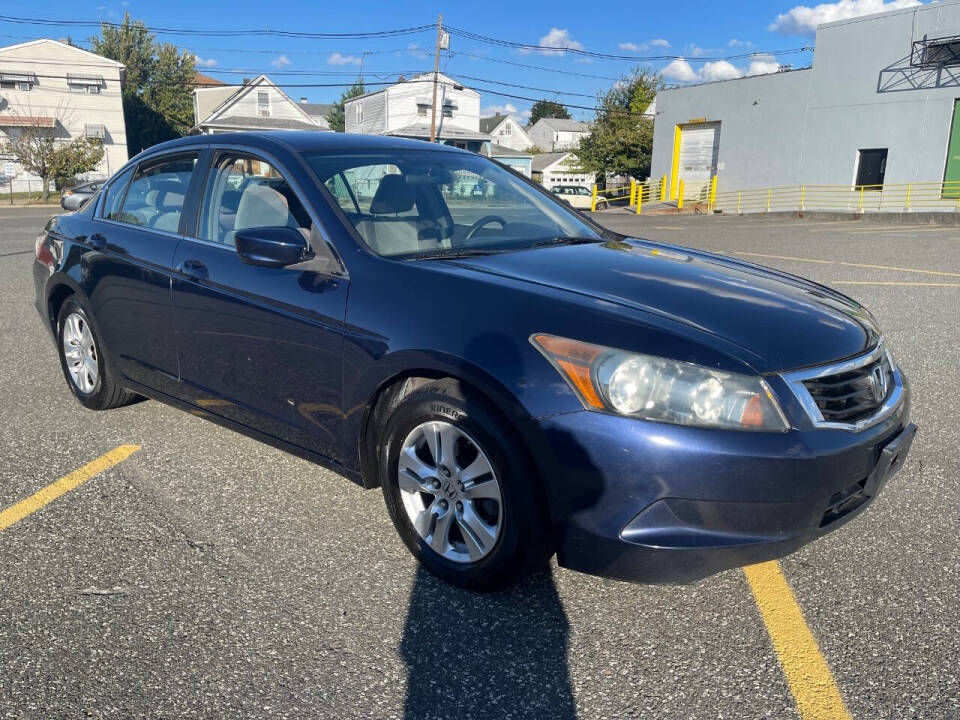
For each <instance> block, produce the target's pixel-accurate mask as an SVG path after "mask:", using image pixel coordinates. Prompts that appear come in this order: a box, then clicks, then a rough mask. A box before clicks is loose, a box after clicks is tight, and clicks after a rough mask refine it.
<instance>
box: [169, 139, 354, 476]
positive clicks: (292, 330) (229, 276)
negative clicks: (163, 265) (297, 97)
mask: <svg viewBox="0 0 960 720" xmlns="http://www.w3.org/2000/svg"><path fill="white" fill-rule="evenodd" d="M273 226H286V227H294V228H298V229H300V230H301V231H302V232H303V233H304V234H305V235H306V236H307V237H308V240H309V241H310V243H311V245H312V246H313V247H314V249H315V250H319V249H320V248H318V245H321V244H322V243H323V241H322V238H321V237H320V235H319V232H318V230H317V228H316V225H315V223H314V221H313V219H312V218H311V216H310V214H309V212H308V211H307V210H306V208H305V206H304V204H303V203H302V202H301V200H300V198H299V196H298V194H297V193H296V191H295V189H294V188H293V187H292V186H291V185H290V183H288V182H287V180H286V178H285V176H284V173H283V172H282V171H281V170H280V169H279V168H278V167H277V166H275V165H274V164H271V163H269V162H267V161H265V160H263V159H260V158H256V157H253V156H250V155H246V154H241V153H234V152H220V153H219V154H218V155H217V156H215V158H214V160H213V163H212V165H211V168H210V171H209V174H208V176H207V178H206V180H205V190H204V193H203V199H202V201H201V207H200V213H199V221H198V225H197V228H196V231H195V233H194V234H195V235H196V238H191V237H186V238H185V239H184V240H183V242H182V243H181V245H180V246H179V248H178V249H177V251H176V256H175V258H174V267H175V269H176V275H175V279H174V282H173V317H174V324H175V326H176V332H177V338H178V347H179V349H180V368H181V377H182V380H183V393H184V395H185V397H186V399H187V400H189V401H190V402H192V403H193V404H195V405H197V406H198V407H200V408H203V409H204V410H205V411H207V412H210V413H214V414H216V415H220V416H222V417H225V418H227V419H229V420H233V421H235V422H238V423H241V424H243V425H246V426H248V427H252V428H255V429H257V430H260V431H262V432H266V433H268V434H270V435H273V436H274V437H278V438H280V439H282V440H285V441H287V442H290V443H293V444H295V445H298V446H300V447H304V448H307V449H309V450H312V451H314V452H319V453H321V454H323V455H327V456H328V457H334V459H339V458H336V457H335V453H334V447H335V446H336V441H335V438H336V434H337V432H338V430H339V426H340V422H341V421H342V413H341V410H340V403H341V383H342V359H341V352H342V343H343V320H344V314H345V312H346V299H347V284H348V283H347V279H346V277H345V276H343V275H341V274H336V273H335V272H331V270H330V269H329V268H326V269H324V268H323V267H322V265H310V264H309V263H307V264H300V265H296V266H291V267H288V268H270V267H259V266H255V265H249V264H247V263H246V262H244V261H243V260H242V259H241V257H240V256H239V255H238V254H237V252H236V247H235V245H234V235H235V233H236V232H237V231H239V230H244V229H249V228H256V227H273Z"/></svg>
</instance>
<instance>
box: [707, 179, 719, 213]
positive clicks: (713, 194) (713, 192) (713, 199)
mask: <svg viewBox="0 0 960 720" xmlns="http://www.w3.org/2000/svg"><path fill="white" fill-rule="evenodd" d="M716 204H717V176H716V175H714V176H713V177H712V178H710V203H709V205H708V206H707V207H708V209H709V210H710V211H713V206H714V205H716Z"/></svg>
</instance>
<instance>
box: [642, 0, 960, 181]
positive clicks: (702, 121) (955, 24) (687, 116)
mask: <svg viewBox="0 0 960 720" xmlns="http://www.w3.org/2000/svg"><path fill="white" fill-rule="evenodd" d="M958 98H960V0H943V1H942V2H938V3H929V4H924V5H919V6H916V7H911V8H908V9H904V10H897V11H892V12H886V13H882V14H877V15H869V16H864V17H858V18H854V19H849V20H841V21H837V22H831V23H827V24H824V25H821V26H820V27H819V28H818V29H817V37H816V49H815V52H814V59H813V64H812V66H811V67H810V68H807V69H803V70H794V71H790V72H780V73H776V74H772V75H760V76H755V77H745V78H741V79H737V80H728V81H723V82H716V83H708V84H704V85H696V86H688V87H679V88H673V89H670V90H664V91H661V92H660V94H659V96H658V98H657V103H658V104H657V114H656V125H655V131H654V147H653V159H652V172H651V176H652V177H653V178H654V179H655V180H657V179H659V178H660V177H662V176H667V177H668V179H669V188H670V196H671V197H676V194H677V186H678V181H679V180H681V179H682V180H684V183H685V185H686V187H687V190H688V194H689V188H690V187H691V186H694V187H698V186H700V187H702V186H704V185H705V183H707V182H709V179H710V177H711V176H713V175H716V176H717V178H718V185H719V186H720V188H721V189H722V190H728V191H729V190H734V189H750V188H768V187H780V186H807V185H841V186H849V187H864V186H865V187H867V188H868V189H870V188H871V187H882V186H883V185H885V184H887V185H890V184H895V183H914V182H941V181H944V180H951V181H952V180H960V99H958ZM944 192H946V191H944ZM954 197H956V195H954Z"/></svg>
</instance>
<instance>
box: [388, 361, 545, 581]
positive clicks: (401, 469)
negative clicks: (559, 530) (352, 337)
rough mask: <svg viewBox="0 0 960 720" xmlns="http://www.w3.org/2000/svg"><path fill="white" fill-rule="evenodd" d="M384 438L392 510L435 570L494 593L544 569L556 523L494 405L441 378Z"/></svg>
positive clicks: (396, 413) (409, 400)
mask: <svg viewBox="0 0 960 720" xmlns="http://www.w3.org/2000/svg"><path fill="white" fill-rule="evenodd" d="M378 435H379V437H380V438H382V442H381V447H380V448H379V452H378V460H379V465H380V480H381V486H382V489H383V496H384V500H385V501H386V505H387V510H388V512H389V513H390V517H391V519H392V520H393V523H394V525H395V526H396V528H397V532H398V533H399V534H400V537H401V538H402V539H403V541H404V543H405V544H406V545H407V547H408V548H409V549H410V552H412V553H413V555H414V557H416V558H417V559H418V560H419V561H420V562H421V563H422V564H423V565H424V567H426V568H427V569H428V570H429V571H431V572H432V573H434V574H435V575H437V576H439V577H440V578H442V579H443V580H446V581H447V582H449V583H451V584H453V585H457V586H460V587H464V588H469V589H471V590H478V591H484V592H486V591H493V590H499V589H502V588H504V587H507V586H509V585H512V584H514V583H516V582H517V581H519V580H520V579H522V578H524V577H525V576H527V575H529V574H531V573H533V572H536V571H537V570H540V569H542V568H543V567H544V566H545V565H546V563H547V560H548V559H549V558H550V555H551V554H552V550H551V542H550V524H549V520H548V514H547V508H546V501H545V499H544V497H543V492H542V489H541V487H540V485H539V481H538V479H537V474H536V471H535V468H534V467H533V463H532V462H531V461H530V459H529V457H528V456H527V453H526V451H525V450H524V448H523V446H522V444H521V443H520V442H519V439H518V438H517V436H516V432H515V431H514V430H513V428H512V427H510V426H509V424H508V423H507V421H506V420H505V419H504V418H503V417H502V416H501V415H500V413H498V412H497V411H496V409H495V408H493V407H492V406H491V405H490V404H489V403H488V402H487V401H486V400H484V399H483V398H481V397H478V396H477V395H476V394H475V393H473V392H469V391H465V389H464V388H463V387H462V385H461V384H460V383H459V382H458V381H456V380H453V379H443V380H437V381H434V382H431V383H429V384H427V385H425V386H423V387H421V388H419V389H417V390H415V391H413V392H412V393H410V394H409V395H408V396H406V397H405V398H403V399H402V400H401V401H400V403H399V404H398V405H397V406H396V408H395V409H394V410H393V412H392V413H391V414H390V416H389V417H388V418H387V419H386V421H385V427H384V429H383V432H382V433H379V434H378ZM437 438H440V440H438V439H437ZM443 438H446V439H447V440H449V442H447V443H446V445H443V442H442V439H443ZM435 448H439V450H436V449H435ZM434 453H438V455H439V458H438V459H434ZM401 474H402V477H401Z"/></svg>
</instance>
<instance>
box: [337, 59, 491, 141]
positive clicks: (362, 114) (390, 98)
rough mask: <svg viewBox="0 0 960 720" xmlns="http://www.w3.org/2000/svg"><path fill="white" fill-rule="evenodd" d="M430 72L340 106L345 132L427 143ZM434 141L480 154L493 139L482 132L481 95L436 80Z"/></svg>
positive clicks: (440, 75)
mask: <svg viewBox="0 0 960 720" xmlns="http://www.w3.org/2000/svg"><path fill="white" fill-rule="evenodd" d="M432 110H433V73H424V74H422V75H417V76H415V77H413V78H410V79H409V80H402V81H401V82H398V83H396V84H394V85H390V86H389V87H385V88H383V89H381V90H375V91H373V92H370V93H367V94H366V95H361V96H360V97H356V98H352V99H351V100H348V101H347V102H346V103H345V104H344V112H345V115H346V117H345V126H346V131H347V132H348V133H366V134H369V135H395V136H397V137H408V138H417V139H420V140H428V139H429V138H430V119H431V116H432ZM436 131H437V140H438V141H439V142H442V143H445V144H447V145H454V146H456V147H460V148H464V149H466V150H473V151H475V152H476V151H479V150H481V149H482V147H483V144H484V143H486V142H490V140H491V138H490V136H489V135H487V134H486V133H483V132H481V131H480V94H479V93H478V92H476V91H475V90H471V89H470V88H468V87H464V86H463V85H461V84H460V83H458V82H457V81H456V80H454V79H452V78H450V77H448V76H447V75H444V74H443V73H438V75H437V114H436Z"/></svg>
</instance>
